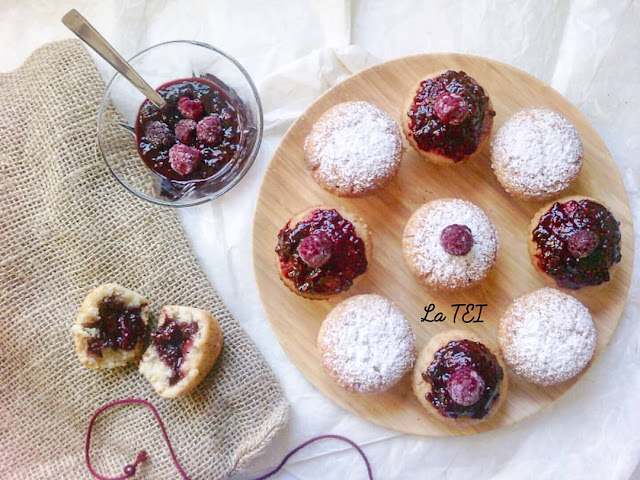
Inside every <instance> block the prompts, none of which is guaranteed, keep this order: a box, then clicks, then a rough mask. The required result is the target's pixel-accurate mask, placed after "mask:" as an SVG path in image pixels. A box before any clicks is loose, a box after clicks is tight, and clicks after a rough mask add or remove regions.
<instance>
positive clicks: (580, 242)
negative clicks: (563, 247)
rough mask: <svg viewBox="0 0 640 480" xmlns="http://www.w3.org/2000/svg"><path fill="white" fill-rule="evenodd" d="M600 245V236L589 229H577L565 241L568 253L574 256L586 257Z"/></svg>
mask: <svg viewBox="0 0 640 480" xmlns="http://www.w3.org/2000/svg"><path fill="white" fill-rule="evenodd" d="M598 245H600V237H599V236H598V234H597V233H596V232H593V231H591V230H579V231H577V232H576V233H574V234H573V235H571V237H569V240H568V242H567V248H568V250H569V253H570V254H571V255H572V256H573V257H575V258H586V257H588V256H589V255H591V254H592V253H593V252H594V251H595V249H596V248H598Z"/></svg>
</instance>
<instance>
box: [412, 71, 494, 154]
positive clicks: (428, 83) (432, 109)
mask: <svg viewBox="0 0 640 480" xmlns="http://www.w3.org/2000/svg"><path fill="white" fill-rule="evenodd" d="M495 114H496V113H495V112H494V110H493V106H492V103H491V99H490V98H489V97H488V96H487V95H486V94H485V91H484V89H483V88H482V87H481V86H480V85H479V84H478V82H476V80H475V79H474V78H473V77H470V76H469V75H467V74H466V73H465V72H462V71H460V72H455V71H453V70H448V71H446V72H444V73H436V74H433V75H430V76H428V77H426V78H424V79H423V80H421V81H420V82H419V83H418V84H417V85H416V86H415V87H414V88H413V89H412V90H411V92H410V93H409V94H408V96H407V99H406V101H405V105H404V109H403V118H402V122H401V124H402V129H403V131H404V133H405V136H406V137H407V140H408V141H409V143H410V144H411V145H412V146H413V148H415V149H416V151H417V152H418V153H420V155H422V156H423V157H424V158H425V159H427V160H428V161H430V162H432V163H436V164H439V165H456V164H462V163H465V162H467V161H468V160H469V159H471V158H473V157H475V156H476V155H478V154H479V153H480V152H481V151H482V149H483V148H484V146H485V144H486V143H487V140H488V139H489V135H490V133H491V126H492V125H493V117H494V116H495Z"/></svg>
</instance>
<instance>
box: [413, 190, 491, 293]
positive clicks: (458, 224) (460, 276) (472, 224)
mask: <svg viewBox="0 0 640 480" xmlns="http://www.w3.org/2000/svg"><path fill="white" fill-rule="evenodd" d="M402 245H403V251H404V258H405V260H406V262H407V265H408V266H409V268H410V269H411V271H412V272H413V274H414V275H415V276H416V277H417V278H418V280H420V281H421V282H422V283H423V284H424V285H426V286H427V287H431V288H436V289H442V290H455V289H459V288H465V287H469V286H471V285H473V284H475V283H477V282H479V281H480V280H482V279H483V278H484V277H485V276H486V275H487V272H488V271H489V269H490V268H491V267H492V266H493V264H494V263H495V260H496V257H497V255H498V234H497V232H496V229H495V227H494V226H493V224H492V223H491V220H489V217H487V215H486V214H485V213H484V212H483V211H482V210H481V209H480V207H478V206H476V205H474V204H473V203H471V202H468V201H465V200H460V199H454V198H443V199H439V200H433V201H431V202H428V203H426V204H424V205H423V206H422V207H420V208H419V209H418V210H416V211H415V212H414V214H413V215H412V216H411V218H410V219H409V221H408V222H407V225H406V227H405V229H404V234H403V237H402Z"/></svg>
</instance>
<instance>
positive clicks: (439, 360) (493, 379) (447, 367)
mask: <svg viewBox="0 0 640 480" xmlns="http://www.w3.org/2000/svg"><path fill="white" fill-rule="evenodd" d="M503 376H504V373H503V371H502V368H501V367H500V364H499V363H498V360H497V359H496V357H495V355H493V354H492V353H491V352H490V351H489V349H488V348H487V347H486V346H484V345H483V344H482V343H479V342H474V341H472V340H457V341H452V342H449V343H448V344H447V345H446V346H444V347H442V348H441V349H440V350H438V351H437V352H436V354H435V357H434V360H433V362H431V365H429V368H428V369H427V371H426V372H423V373H422V378H423V379H424V381H425V382H429V383H430V384H431V386H432V391H431V392H427V394H426V399H427V400H428V401H429V402H431V404H432V405H433V406H434V407H435V408H436V409H437V410H438V411H439V412H440V414H441V415H443V416H445V417H450V418H458V417H460V416H467V417H471V418H476V419H479V418H484V417H485V416H486V415H487V414H488V413H489V410H490V409H491V405H493V402H495V401H496V400H497V398H498V397H499V395H500V394H499V393H498V392H499V389H500V382H501V381H502V378H503Z"/></svg>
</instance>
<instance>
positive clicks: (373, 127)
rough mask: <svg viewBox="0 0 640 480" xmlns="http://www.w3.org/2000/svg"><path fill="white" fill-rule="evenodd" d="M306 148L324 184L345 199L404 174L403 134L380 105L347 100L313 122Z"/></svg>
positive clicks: (310, 164) (316, 176)
mask: <svg viewBox="0 0 640 480" xmlns="http://www.w3.org/2000/svg"><path fill="white" fill-rule="evenodd" d="M304 152H305V160H306V164H307V168H308V169H309V170H311V176H312V177H313V179H314V180H315V181H316V182H317V183H318V185H320V186H321V187H322V188H324V189H325V190H327V191H329V192H331V193H333V194H335V195H339V196H341V197H362V196H364V195H370V194H372V193H374V192H376V191H378V190H380V189H382V188H384V187H385V186H386V185H387V184H388V183H389V181H391V179H392V178H393V177H394V176H395V175H396V173H398V169H399V168H400V161H401V160H402V136H401V134H400V129H399V128H398V126H397V125H396V123H395V122H394V121H393V119H392V118H391V117H390V116H389V115H388V114H387V113H386V112H384V111H382V110H381V109H379V108H378V107H376V106H375V105H373V104H371V103H368V102H344V103H339V104H338V105H336V106H334V107H332V108H330V109H329V110H327V111H326V112H325V113H324V114H323V115H322V116H321V117H320V118H319V119H318V121H317V122H316V123H315V124H314V125H313V127H312V129H311V132H310V133H309V136H308V137H307V139H306V141H305V144H304Z"/></svg>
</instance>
